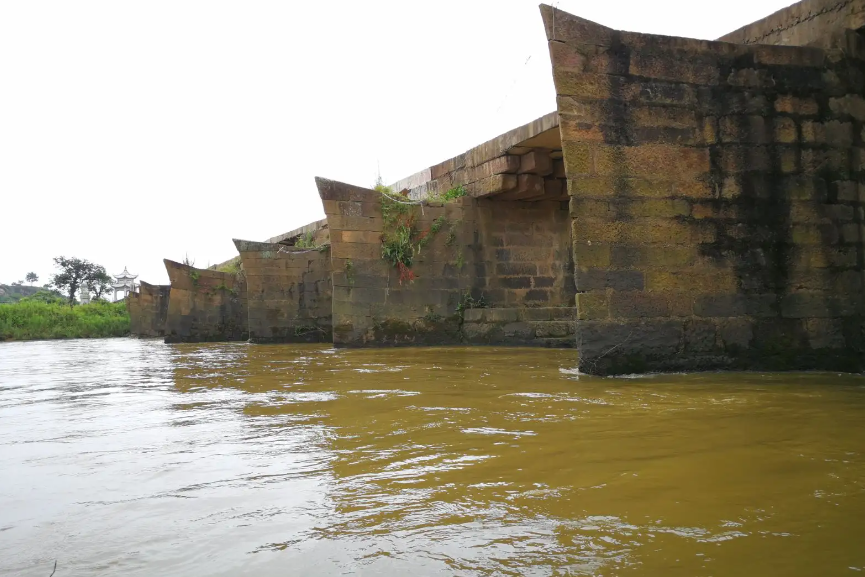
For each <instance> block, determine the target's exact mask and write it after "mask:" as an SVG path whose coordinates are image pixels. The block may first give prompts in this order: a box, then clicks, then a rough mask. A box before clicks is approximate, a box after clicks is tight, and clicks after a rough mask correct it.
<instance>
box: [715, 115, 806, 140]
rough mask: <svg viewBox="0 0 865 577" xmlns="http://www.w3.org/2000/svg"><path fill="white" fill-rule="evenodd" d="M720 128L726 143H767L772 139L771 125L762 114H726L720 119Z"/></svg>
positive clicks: (721, 136) (721, 135) (722, 138)
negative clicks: (768, 124) (767, 123)
mask: <svg viewBox="0 0 865 577" xmlns="http://www.w3.org/2000/svg"><path fill="white" fill-rule="evenodd" d="M719 130H720V138H721V142H724V143H740V142H741V143H751V144H766V143H768V142H771V140H772V135H771V127H769V126H767V125H766V121H765V119H764V118H763V117H762V116H753V115H752V116H744V115H743V116H724V117H722V118H720V119H719ZM794 133H795V131H794ZM796 140H797V138H795V137H794V138H793V140H792V142H795V141H796Z"/></svg>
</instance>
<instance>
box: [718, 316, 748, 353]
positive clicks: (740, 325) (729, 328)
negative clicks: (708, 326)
mask: <svg viewBox="0 0 865 577" xmlns="http://www.w3.org/2000/svg"><path fill="white" fill-rule="evenodd" d="M717 334H718V338H719V339H720V341H721V343H722V344H723V346H724V348H726V349H728V350H729V349H731V348H732V349H747V348H748V347H750V346H751V341H752V340H753V339H754V325H753V322H752V321H750V320H748V319H727V320H724V321H721V322H719V323H718V325H717Z"/></svg>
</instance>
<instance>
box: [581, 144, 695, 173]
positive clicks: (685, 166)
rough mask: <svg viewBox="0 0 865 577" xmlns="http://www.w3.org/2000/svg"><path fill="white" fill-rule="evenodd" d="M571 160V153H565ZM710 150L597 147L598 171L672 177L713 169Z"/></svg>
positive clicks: (645, 146)
mask: <svg viewBox="0 0 865 577" xmlns="http://www.w3.org/2000/svg"><path fill="white" fill-rule="evenodd" d="M565 159H566V161H567V153H566V156H565ZM709 169H710V162H709V151H708V149H705V148H691V147H683V146H672V145H666V144H645V145H642V146H601V145H599V146H597V150H596V154H595V170H596V172H597V174H599V175H610V176H642V177H650V178H659V179H668V178H670V176H671V175H675V177H677V178H682V177H688V176H698V175H701V174H704V173H707V172H709Z"/></svg>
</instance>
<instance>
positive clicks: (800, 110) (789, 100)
mask: <svg viewBox="0 0 865 577" xmlns="http://www.w3.org/2000/svg"><path fill="white" fill-rule="evenodd" d="M775 111H776V112H781V113H786V114H796V115H799V116H816V115H817V114H818V113H819V112H820V107H819V105H818V104H817V101H816V100H814V99H813V98H797V97H795V96H790V95H788V94H785V95H781V96H778V98H777V99H776V100H775Z"/></svg>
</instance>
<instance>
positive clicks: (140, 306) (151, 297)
mask: <svg viewBox="0 0 865 577" xmlns="http://www.w3.org/2000/svg"><path fill="white" fill-rule="evenodd" d="M170 292H171V286H169V285H152V284H150V283H146V282H144V281H141V283H140V285H139V288H138V292H135V293H131V294H130V295H129V297H128V298H127V299H126V307H127V310H128V311H129V333H130V334H131V335H133V336H136V337H164V336H165V319H166V317H167V315H168V299H169V293H170Z"/></svg>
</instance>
